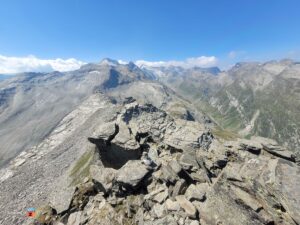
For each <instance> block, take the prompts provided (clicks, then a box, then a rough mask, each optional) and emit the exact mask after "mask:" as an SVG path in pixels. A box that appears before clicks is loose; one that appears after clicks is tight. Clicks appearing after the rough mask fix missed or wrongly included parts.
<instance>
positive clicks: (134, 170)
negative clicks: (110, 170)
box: [116, 160, 150, 188]
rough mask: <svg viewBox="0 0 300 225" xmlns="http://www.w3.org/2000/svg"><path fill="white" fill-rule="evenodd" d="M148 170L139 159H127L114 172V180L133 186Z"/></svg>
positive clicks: (137, 183) (138, 182)
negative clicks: (115, 172)
mask: <svg viewBox="0 0 300 225" xmlns="http://www.w3.org/2000/svg"><path fill="white" fill-rule="evenodd" d="M149 172H150V171H149V170H148V169H147V166H145V165H144V164H143V163H142V162H141V161H140V160H129V161H128V162H127V163H126V164H125V165H124V166H123V167H121V168H120V169H119V170H118V172H117V174H116V181H117V182H118V183H121V184H123V185H124V186H125V187H126V186H129V187H132V188H135V187H136V186H138V185H139V184H140V182H141V181H142V180H143V179H144V178H145V177H146V175H147V174H148V173H149Z"/></svg>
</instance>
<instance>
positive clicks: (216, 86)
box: [144, 60, 300, 151]
mask: <svg viewBox="0 0 300 225" xmlns="http://www.w3.org/2000/svg"><path fill="white" fill-rule="evenodd" d="M144 70H146V71H147V73H150V72H151V73H152V74H153V76H155V77H156V78H157V79H159V80H160V81H161V82H163V83H164V84H166V85H168V86H169V87H171V88H173V90H174V91H176V92H178V93H180V94H181V95H182V96H184V97H185V98H187V99H189V100H191V101H192V102H193V104H195V105H196V106H197V107H198V108H199V109H200V110H201V111H204V112H206V113H207V114H208V115H209V116H210V117H211V118H212V119H213V120H214V121H215V122H216V123H217V124H219V125H220V126H221V127H222V128H224V129H229V130H231V131H234V132H237V133H238V134H239V135H240V136H243V137H250V136H252V135H259V136H264V137H270V138H274V139H276V140H277V141H279V142H280V143H281V144H283V145H285V146H287V147H289V148H290V149H292V150H296V151H300V63H297V62H294V61H292V60H282V61H270V62H266V63H256V62H254V63H247V62H246V63H237V64H236V65H235V66H234V67H233V68H231V69H229V70H228V71H222V72H221V71H220V70H218V69H217V68H207V69H199V68H192V69H183V68H172V67H167V68H163V67H144Z"/></svg>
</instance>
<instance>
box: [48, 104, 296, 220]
mask: <svg viewBox="0 0 300 225" xmlns="http://www.w3.org/2000/svg"><path fill="white" fill-rule="evenodd" d="M210 132H211V131H209V130H207V128H205V127H204V126H203V125H201V124H199V123H198V122H196V121H187V120H185V121H182V120H180V119H174V118H172V117H171V116H170V115H168V113H167V112H165V111H163V110H161V109H158V108H156V107H154V106H153V105H150V104H148V105H140V104H138V103H137V102H136V101H132V100H130V101H126V102H125V103H124V104H123V106H122V108H121V109H120V112H119V113H117V116H116V117H115V118H114V119H113V120H111V121H108V122H107V123H106V124H102V125H101V126H100V127H98V128H96V127H95V131H94V133H93V134H91V136H92V137H89V141H90V142H91V143H92V144H93V146H94V151H95V158H94V161H93V162H92V163H91V164H93V165H92V166H90V167H89V172H88V173H87V174H86V177H85V178H83V179H81V181H80V182H79V183H78V184H77V185H76V189H75V191H74V193H73V194H72V198H71V199H70V200H69V207H68V208H67V209H66V210H65V211H63V212H60V213H58V212H57V210H56V207H57V205H55V204H52V205H51V207H52V208H53V212H56V214H55V213H54V214H53V215H52V216H51V220H52V221H51V223H53V224H58V223H61V224H78V225H80V224H88V225H97V224H99V225H100V224H101V225H116V224H138V225H141V224H149V225H150V224H160V225H161V224H174V225H176V224H180V225H184V224H188V225H196V224H224V225H225V224H226V225H227V224H228V225H229V224H230V225H240V224H249V225H250V224H255V225H257V224H268V225H270V224H291V225H296V224H299V223H300V218H299V213H298V212H299V210H300V208H299V206H300V191H299V185H300V184H299V181H300V177H299V176H300V175H299V174H300V173H299V172H300V167H299V165H298V164H297V159H296V157H295V156H291V155H290V154H289V153H288V151H286V150H285V149H283V148H279V146H278V145H275V144H276V143H275V142H274V141H272V140H269V139H265V138H260V137H255V138H252V139H251V140H244V139H236V140H231V141H225V140H223V139H221V138H218V137H215V136H214V135H213V134H211V133H210ZM108 140H109V142H108ZM203 143H205V144H203ZM207 143H209V144H207ZM274 152H276V154H274ZM110 154H112V155H113V156H114V157H111V156H110ZM132 156H134V157H132ZM57 195H59V192H57Z"/></svg>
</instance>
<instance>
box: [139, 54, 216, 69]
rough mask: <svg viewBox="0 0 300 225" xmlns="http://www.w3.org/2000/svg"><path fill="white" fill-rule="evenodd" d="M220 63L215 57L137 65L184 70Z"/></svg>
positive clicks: (149, 62) (143, 61)
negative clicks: (172, 67)
mask: <svg viewBox="0 0 300 225" xmlns="http://www.w3.org/2000/svg"><path fill="white" fill-rule="evenodd" d="M217 63H218V59H217V58H216V57H215V56H200V57H195V58H187V59H186V60H183V61H176V60H172V61H154V62H153V61H152V62H151V61H145V60H137V61H136V62H135V64H136V65H138V66H140V67H143V66H151V67H159V66H166V67H168V66H181V67H184V68H192V67H196V66H198V67H210V66H215V65H217Z"/></svg>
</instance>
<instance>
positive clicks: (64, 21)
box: [0, 0, 300, 71]
mask: <svg viewBox="0 0 300 225" xmlns="http://www.w3.org/2000/svg"><path fill="white" fill-rule="evenodd" d="M299 9H300V1H297V0H282V1H279V0H272V1H271V0H119V1H117V0H105V1H104V0H81V1H79V0H6V1H4V0H0V55H2V56H3V57H26V56H28V55H34V56H35V57H36V58H41V59H55V58H62V59H68V58H76V59H78V60H81V61H84V62H90V61H99V60H100V59H101V58H103V57H110V58H114V59H122V60H125V61H130V60H132V61H136V60H147V61H169V60H179V61H180V60H185V59H186V58H191V57H200V56H214V57H216V59H217V61H218V64H219V65H221V66H222V65H226V64H231V63H234V62H236V61H244V60H269V59H279V58H285V57H290V58H295V59H299V58H300V53H299V51H300V45H299V44H300V13H299ZM0 60H1V59H0ZM0 71H1V70H0Z"/></svg>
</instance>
